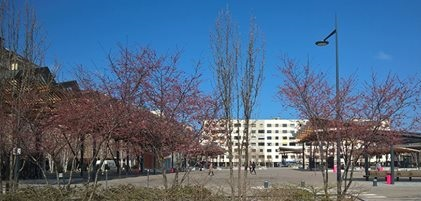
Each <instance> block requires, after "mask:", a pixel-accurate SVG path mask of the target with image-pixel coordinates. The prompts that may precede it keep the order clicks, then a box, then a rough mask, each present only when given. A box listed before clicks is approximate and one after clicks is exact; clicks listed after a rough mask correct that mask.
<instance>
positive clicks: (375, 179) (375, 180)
mask: <svg viewBox="0 0 421 201" xmlns="http://www.w3.org/2000/svg"><path fill="white" fill-rule="evenodd" d="M373 186H377V178H376V177H375V178H374V179H373Z"/></svg>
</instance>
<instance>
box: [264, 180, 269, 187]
mask: <svg viewBox="0 0 421 201" xmlns="http://www.w3.org/2000/svg"><path fill="white" fill-rule="evenodd" d="M263 187H264V188H269V181H267V180H265V181H264V182H263Z"/></svg>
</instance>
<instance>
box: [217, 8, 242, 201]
mask: <svg viewBox="0 0 421 201" xmlns="http://www.w3.org/2000/svg"><path fill="white" fill-rule="evenodd" d="M211 48H212V52H213V59H214V61H213V62H214V63H213V68H214V70H215V72H216V73H215V76H216V81H217V83H216V91H217V94H218V96H219V98H220V100H219V101H220V104H221V105H222V107H221V108H222V111H223V112H222V113H223V114H222V118H223V122H224V124H225V126H224V133H225V138H226V146H227V147H228V161H229V170H230V176H229V182H230V186H231V198H232V199H234V195H235V190H234V170H233V163H232V159H233V153H232V148H233V141H232V130H233V128H232V116H233V111H234V109H235V108H234V104H235V86H236V81H237V74H238V60H239V55H240V46H239V41H238V36H237V31H236V27H235V26H234V23H233V22H232V19H231V14H230V12H229V10H222V11H221V12H220V13H219V15H218V18H217V20H216V23H215V31H214V32H213V33H212V35H211Z"/></svg>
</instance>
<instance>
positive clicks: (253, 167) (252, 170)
mask: <svg viewBox="0 0 421 201" xmlns="http://www.w3.org/2000/svg"><path fill="white" fill-rule="evenodd" d="M253 172H254V174H256V163H255V162H254V161H253V163H252V164H251V171H250V174H252V173H253Z"/></svg>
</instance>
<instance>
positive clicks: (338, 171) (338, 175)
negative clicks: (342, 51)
mask: <svg viewBox="0 0 421 201" xmlns="http://www.w3.org/2000/svg"><path fill="white" fill-rule="evenodd" d="M332 35H335V55H336V56H335V57H336V91H335V93H336V94H335V109H336V120H340V105H339V53H338V25H337V19H336V17H335V29H334V30H333V31H332V32H331V33H330V34H329V35H328V36H326V37H325V38H324V39H323V40H321V41H317V42H316V43H315V44H316V45H317V46H326V45H328V44H329V41H328V39H329V38H330V37H331V36H332ZM337 129H338V128H337ZM340 143H341V139H340V137H339V132H337V134H336V181H337V193H338V196H339V195H340V194H341V183H342V182H341V181H342V179H341V150H340V146H339V144H340Z"/></svg>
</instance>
